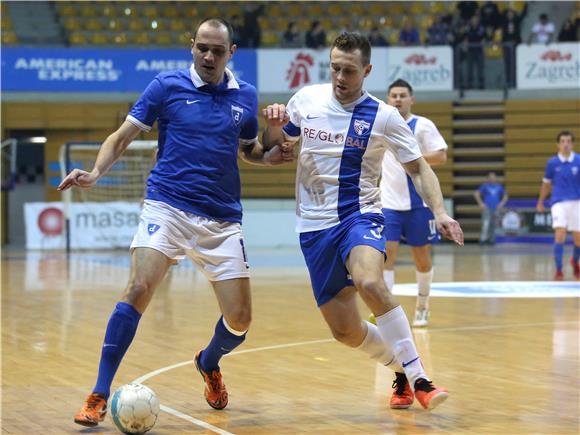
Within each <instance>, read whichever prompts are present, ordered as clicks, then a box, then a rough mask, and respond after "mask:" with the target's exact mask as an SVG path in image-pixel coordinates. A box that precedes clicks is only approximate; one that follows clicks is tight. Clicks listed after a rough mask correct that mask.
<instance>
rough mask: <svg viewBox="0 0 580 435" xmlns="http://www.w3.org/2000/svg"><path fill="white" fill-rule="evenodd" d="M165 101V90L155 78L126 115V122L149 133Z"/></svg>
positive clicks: (157, 78)
mask: <svg viewBox="0 0 580 435" xmlns="http://www.w3.org/2000/svg"><path fill="white" fill-rule="evenodd" d="M164 100H165V89H164V88H163V84H162V83H161V80H160V79H159V76H157V77H155V78H154V79H153V81H152V82H151V83H149V86H147V88H146V89H145V91H144V92H143V93H142V94H141V96H140V97H139V99H138V100H137V102H136V103H135V104H134V105H133V107H132V108H131V111H130V112H129V114H128V115H127V121H129V122H130V123H132V124H134V125H135V126H137V127H138V128H140V129H141V130H143V131H150V130H151V127H153V123H155V120H156V119H157V118H159V115H160V114H161V110H162V108H163V102H164Z"/></svg>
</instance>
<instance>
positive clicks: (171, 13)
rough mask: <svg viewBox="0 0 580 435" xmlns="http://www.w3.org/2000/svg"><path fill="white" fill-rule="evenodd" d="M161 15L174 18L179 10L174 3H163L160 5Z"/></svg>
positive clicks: (177, 15)
mask: <svg viewBox="0 0 580 435" xmlns="http://www.w3.org/2000/svg"><path fill="white" fill-rule="evenodd" d="M161 15H162V16H163V17H164V18H171V19H175V18H177V17H179V11H178V10H177V8H176V7H175V6H174V5H167V6H165V5H163V6H162V7H161Z"/></svg>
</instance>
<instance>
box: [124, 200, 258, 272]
mask: <svg viewBox="0 0 580 435" xmlns="http://www.w3.org/2000/svg"><path fill="white" fill-rule="evenodd" d="M135 248H152V249H155V250H157V251H159V252H161V253H163V254H165V255H166V256H167V257H169V258H171V259H173V260H181V259H182V258H184V257H185V256H188V257H189V258H190V259H191V261H193V262H194V263H195V264H197V265H198V266H199V268H200V269H201V271H202V272H203V274H204V275H205V276H206V277H207V279H209V280H210V281H223V280H226V279H233V278H249V276H250V271H249V269H250V266H249V265H248V260H247V256H246V250H245V248H244V239H243V238H242V229H241V226H240V224H238V223H234V222H225V221H216V220H213V219H210V218H206V217H202V216H197V215H194V214H192V213H188V212H184V211H181V210H179V209H176V208H174V207H172V206H170V205H169V204H166V203H164V202H161V201H152V200H146V201H145V203H144V205H143V210H142V211H141V217H140V222H139V228H138V229H137V234H135V237H134V238H133V242H132V243H131V250H133V249H135Z"/></svg>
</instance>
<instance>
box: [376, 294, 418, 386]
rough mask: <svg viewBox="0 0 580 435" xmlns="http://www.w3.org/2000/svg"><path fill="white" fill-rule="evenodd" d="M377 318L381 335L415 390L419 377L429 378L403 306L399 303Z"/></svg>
mask: <svg viewBox="0 0 580 435" xmlns="http://www.w3.org/2000/svg"><path fill="white" fill-rule="evenodd" d="M376 319H377V328H378V330H379V333H380V334H381V337H382V338H383V340H384V341H385V343H387V347H390V348H391V349H393V352H394V353H395V357H396V358H397V361H398V362H399V363H400V364H401V365H402V367H403V370H405V375H407V379H408V380H409V384H410V385H411V388H413V390H414V389H415V381H416V380H417V379H419V378H425V379H428V378H427V375H426V374H425V371H424V370H423V364H422V363H421V358H419V354H418V353H417V348H416V347H415V342H414V341H413V335H412V333H411V326H410V325H409V321H408V320H407V316H405V312H404V311H403V308H402V307H401V306H400V305H399V306H398V307H396V308H393V309H392V310H391V311H388V312H386V313H385V314H383V315H382V316H378V317H377V318H376Z"/></svg>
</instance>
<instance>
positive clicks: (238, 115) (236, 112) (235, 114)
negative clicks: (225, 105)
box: [232, 104, 244, 125]
mask: <svg viewBox="0 0 580 435" xmlns="http://www.w3.org/2000/svg"><path fill="white" fill-rule="evenodd" d="M243 115H244V109H242V108H241V107H238V106H234V105H233V104H232V118H233V119H234V123H235V124H236V125H240V122H241V120H242V116H243Z"/></svg>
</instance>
